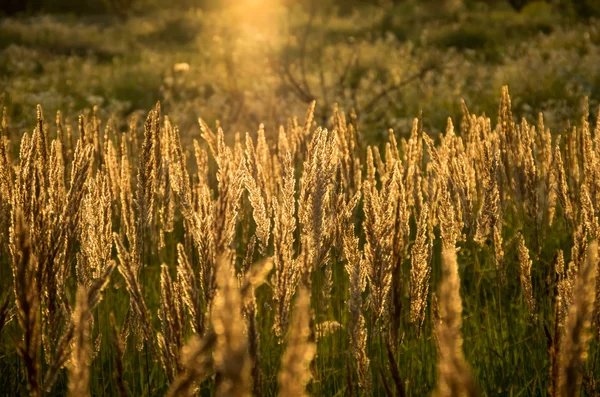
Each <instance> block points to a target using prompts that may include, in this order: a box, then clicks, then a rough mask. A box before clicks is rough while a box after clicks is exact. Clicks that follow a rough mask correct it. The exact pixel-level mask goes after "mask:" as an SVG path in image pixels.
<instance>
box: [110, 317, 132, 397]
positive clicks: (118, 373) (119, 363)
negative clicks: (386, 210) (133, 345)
mask: <svg viewBox="0 0 600 397" xmlns="http://www.w3.org/2000/svg"><path fill="white" fill-rule="evenodd" d="M110 341H111V345H112V347H113V349H114V353H113V367H114V368H113V380H114V381H115V383H116V385H117V392H118V393H119V397H127V396H129V393H128V392H127V382H126V381H125V367H124V365H123V355H124V352H125V343H124V342H123V339H122V338H121V332H120V331H119V328H118V327H117V323H116V321H115V315H114V314H113V313H110Z"/></svg>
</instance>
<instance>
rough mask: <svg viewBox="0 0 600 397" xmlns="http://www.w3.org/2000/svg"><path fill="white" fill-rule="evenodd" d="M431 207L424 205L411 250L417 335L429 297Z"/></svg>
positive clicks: (413, 317) (412, 305) (412, 313)
mask: <svg viewBox="0 0 600 397" xmlns="http://www.w3.org/2000/svg"><path fill="white" fill-rule="evenodd" d="M428 216H429V206H428V205H427V204H426V203H424V204H423V208H422V209H421V216H420V217H419V224H418V226H417V236H416V238H415V243H414V245H413V246H412V249H411V257H410V262H411V267H410V321H411V322H412V323H414V324H415V326H416V328H417V334H420V333H421V327H422V326H423V321H424V320H425V311H426V309H427V299H428V295H429V277H430V276H431V266H430V264H429V259H430V248H429V246H430V244H431V242H429V243H428V242H427V223H428Z"/></svg>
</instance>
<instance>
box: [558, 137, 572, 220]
mask: <svg viewBox="0 0 600 397" xmlns="http://www.w3.org/2000/svg"><path fill="white" fill-rule="evenodd" d="M559 144H560V135H559V136H558V138H556V145H555V146H554V164H555V167H556V181H557V188H558V191H557V194H558V201H559V202H560V205H561V207H562V210H563V215H564V217H565V224H566V225H567V228H570V227H571V225H573V209H572V207H571V199H570V198H569V188H568V185H567V175H566V173H565V168H564V166H563V161H562V156H561V154H560V146H559Z"/></svg>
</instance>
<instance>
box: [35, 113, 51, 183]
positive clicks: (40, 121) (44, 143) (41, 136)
mask: <svg viewBox="0 0 600 397" xmlns="http://www.w3.org/2000/svg"><path fill="white" fill-rule="evenodd" d="M33 135H34V137H36V149H37V151H38V153H39V159H40V167H41V169H42V170H47V169H48V137H47V131H46V128H45V126H44V114H43V112H42V107H41V106H40V105H37V126H36V129H35V131H34V133H33ZM46 175H47V174H46ZM46 177H47V176H46Z"/></svg>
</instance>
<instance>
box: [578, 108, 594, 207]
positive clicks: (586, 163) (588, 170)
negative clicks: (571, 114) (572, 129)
mask: <svg viewBox="0 0 600 397" xmlns="http://www.w3.org/2000/svg"><path fill="white" fill-rule="evenodd" d="M589 117H590V107H589V101H588V97H584V99H583V114H582V116H581V139H582V142H581V146H582V149H583V150H581V156H582V163H583V183H585V184H586V185H587V186H588V188H589V189H590V195H591V197H593V198H594V200H595V199H596V197H597V191H596V184H595V183H594V181H595V180H596V178H597V172H598V171H597V170H596V167H597V165H598V159H597V158H596V152H595V151H594V147H593V146H594V142H593V140H592V132H591V130H590V123H589V121H588V119H589Z"/></svg>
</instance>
